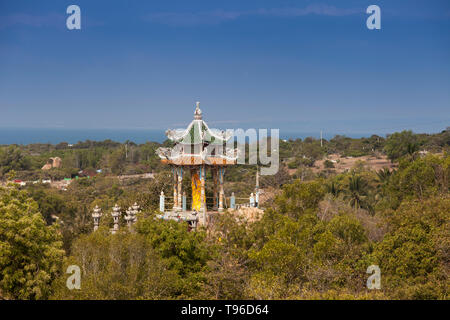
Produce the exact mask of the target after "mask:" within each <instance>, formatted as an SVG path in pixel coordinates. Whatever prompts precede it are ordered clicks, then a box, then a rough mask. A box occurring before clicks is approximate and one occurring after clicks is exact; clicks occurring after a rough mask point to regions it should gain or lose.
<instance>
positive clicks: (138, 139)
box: [0, 128, 382, 145]
mask: <svg viewBox="0 0 450 320" xmlns="http://www.w3.org/2000/svg"><path fill="white" fill-rule="evenodd" d="M339 134H341V135H345V136H347V137H351V138H361V137H370V136H371V135H372V133H370V134H365V133H348V134H344V133H339ZM335 135H336V133H327V132H324V133H323V135H322V136H323V138H324V139H327V140H329V139H331V138H333V137H334V136H335ZM380 136H382V135H380ZM306 137H314V138H320V132H288V131H283V130H280V138H281V139H286V140H287V139H297V138H300V139H304V138H306ZM107 139H109V140H112V141H116V142H125V141H127V140H129V141H132V142H134V143H137V144H142V143H146V142H159V143H162V142H164V141H165V140H166V139H167V137H166V135H165V130H155V129H65V128H0V145H8V144H19V145H26V144H33V143H44V144H45V143H50V144H58V143H60V142H67V143H70V144H75V143H77V142H80V141H86V140H92V141H103V140H107Z"/></svg>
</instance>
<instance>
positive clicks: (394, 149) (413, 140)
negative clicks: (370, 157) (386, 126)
mask: <svg viewBox="0 0 450 320" xmlns="http://www.w3.org/2000/svg"><path fill="white" fill-rule="evenodd" d="M418 147H419V141H418V139H417V136H416V135H415V134H413V132H412V131H402V132H395V133H393V134H391V135H390V136H389V137H388V138H387V139H386V144H385V146H384V151H385V152H386V154H387V156H388V158H389V159H390V160H391V161H395V160H397V159H399V158H401V157H403V156H405V155H407V154H411V155H412V154H413V153H414V152H415V151H417V150H418Z"/></svg>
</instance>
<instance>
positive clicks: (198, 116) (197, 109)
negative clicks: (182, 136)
mask: <svg viewBox="0 0 450 320" xmlns="http://www.w3.org/2000/svg"><path fill="white" fill-rule="evenodd" d="M195 104H196V107H195V112H194V119H195V120H202V110H201V109H200V101H197V102H196V103H195Z"/></svg>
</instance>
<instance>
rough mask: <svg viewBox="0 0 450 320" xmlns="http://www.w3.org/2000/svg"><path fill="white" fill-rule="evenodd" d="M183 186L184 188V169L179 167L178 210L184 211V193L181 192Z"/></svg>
mask: <svg viewBox="0 0 450 320" xmlns="http://www.w3.org/2000/svg"><path fill="white" fill-rule="evenodd" d="M182 186H183V167H179V168H178V192H177V195H178V200H177V207H178V210H182V196H183V193H182V192H181V191H182V190H181V189H182Z"/></svg>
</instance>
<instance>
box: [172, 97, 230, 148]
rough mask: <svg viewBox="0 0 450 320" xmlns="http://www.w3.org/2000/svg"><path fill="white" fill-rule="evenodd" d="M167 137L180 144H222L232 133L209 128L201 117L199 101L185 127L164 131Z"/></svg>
mask: <svg viewBox="0 0 450 320" xmlns="http://www.w3.org/2000/svg"><path fill="white" fill-rule="evenodd" d="M166 135H167V137H168V138H169V139H170V140H172V141H174V142H177V143H181V144H201V143H204V142H208V143H210V144H211V143H212V144H213V143H216V144H219V143H220V144H222V143H224V142H226V141H227V140H229V139H230V138H231V136H232V133H230V132H226V131H223V130H219V129H211V128H209V127H208V125H207V124H206V122H205V121H203V119H202V111H201V110H200V103H199V102H197V106H196V108H195V112H194V120H193V121H192V122H191V123H190V124H189V126H188V127H187V128H186V129H171V130H167V131H166Z"/></svg>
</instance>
